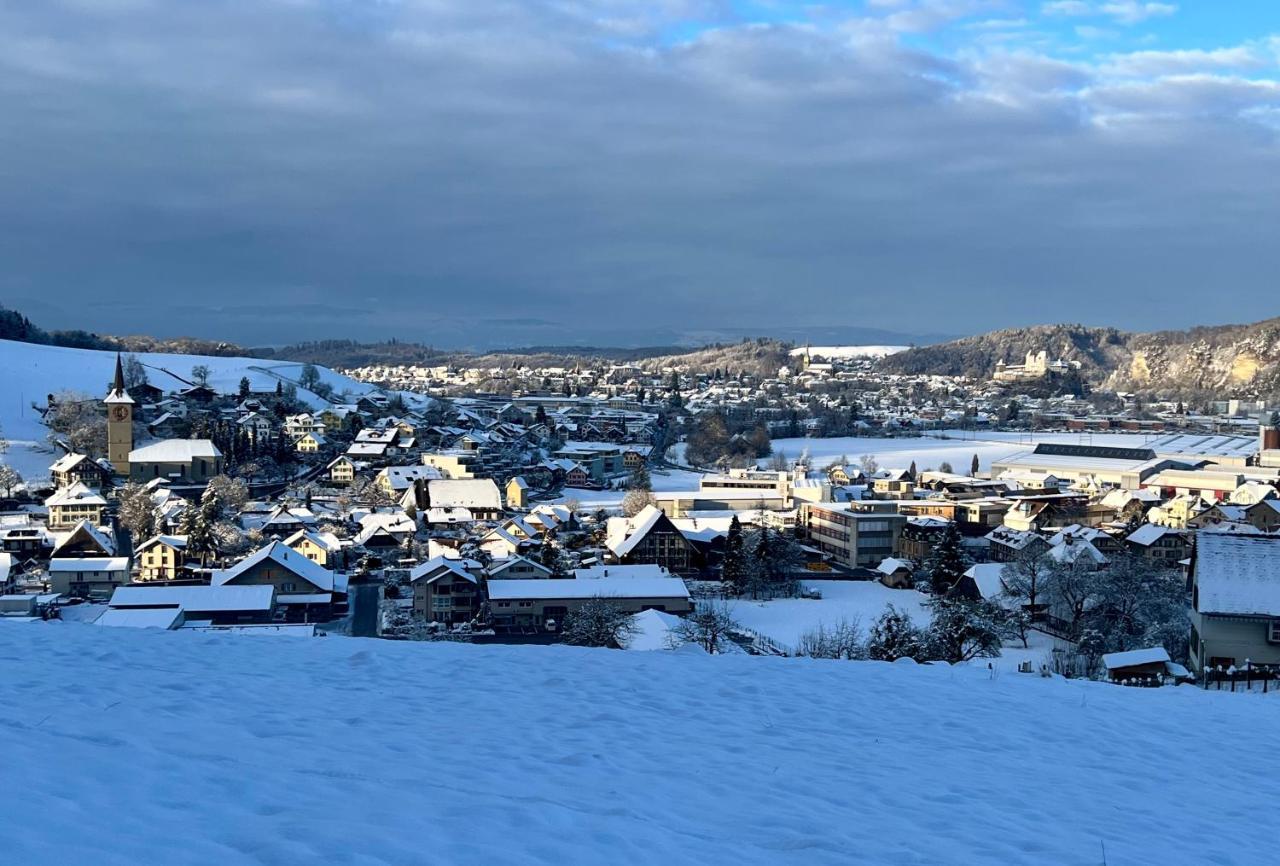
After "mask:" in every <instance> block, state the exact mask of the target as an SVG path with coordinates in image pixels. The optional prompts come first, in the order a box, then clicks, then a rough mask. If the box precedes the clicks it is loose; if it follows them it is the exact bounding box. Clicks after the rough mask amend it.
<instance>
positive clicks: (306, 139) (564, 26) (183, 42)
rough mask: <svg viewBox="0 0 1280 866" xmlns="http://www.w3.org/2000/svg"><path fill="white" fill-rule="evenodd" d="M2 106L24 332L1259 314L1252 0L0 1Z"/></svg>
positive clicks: (1262, 312)
mask: <svg viewBox="0 0 1280 866" xmlns="http://www.w3.org/2000/svg"><path fill="white" fill-rule="evenodd" d="M0 116H3V118H4V122H3V123H0V303H3V304H4V305H7V306H11V307H16V308H19V309H21V310H22V311H23V312H25V313H27V315H28V316H30V317H31V318H32V319H34V320H36V321H37V322H39V323H41V324H43V325H45V326H47V327H81V328H85V329H88V330H94V331H98V332H103V333H130V334H132V333H151V334H157V335H161V336H176V335H192V336H201V337H209V338H216V339H225V340H229V341H234V342H238V343H242V344H246V345H268V344H275V345H279V344H284V343H289V342H294V341H297V340H309V339H321V338H355V339H361V340H366V339H386V338H391V337H395V338H398V339H403V340H416V341H421V342H426V343H432V344H434V345H438V346H466V347H478V346H495V345H534V344H555V343H578V344H583V343H594V344H617V345H652V344H660V343H667V342H674V341H684V342H694V341H699V340H706V339H716V338H725V337H732V336H741V335H744V334H771V333H773V334H779V335H781V336H788V337H791V338H804V337H805V336H807V335H813V336H814V337H815V340H814V341H815V342H819V341H822V342H828V341H830V340H839V339H848V340H851V341H858V340H859V339H860V338H866V339H870V338H876V337H878V338H882V339H889V338H892V337H895V336H900V337H902V338H903V339H907V338H910V339H931V338H934V337H936V336H938V335H958V334H966V333H976V332H981V331H985V330H989V329H992V328H997V327H1011V326H1018V325H1026V324H1035V323H1042V322H1059V321H1081V322H1086V323H1089V324H1106V325H1114V326H1117V327H1121V328H1126V329H1133V330H1150V329H1156V328H1166V327H1186V326H1191V325H1196V324H1208V323H1219V322H1228V321H1252V320H1256V319H1261V318H1266V317H1269V316H1273V315H1280V300H1277V298H1280V295H1278V294H1277V292H1276V291H1275V289H1276V277H1277V274H1280V244H1277V243H1276V237H1277V226H1278V225H1280V4H1278V3H1276V2H1274V0H1229V2H1223V0H1180V2H1139V0H1050V2H1024V0H848V2H830V3H825V4H820V3H819V4H815V3H796V2H786V0H644V2H641V0H579V2H569V0H545V2H540V0H485V2H478V0H189V2H170V0H41V2H38V3H32V2H22V0H0ZM819 338H820V339H819ZM872 341H874V342H880V341H882V340H881V339H872Z"/></svg>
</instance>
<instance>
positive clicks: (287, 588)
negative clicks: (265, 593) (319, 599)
mask: <svg viewBox="0 0 1280 866" xmlns="http://www.w3.org/2000/svg"><path fill="white" fill-rule="evenodd" d="M297 588H298V585H297V584H296V583H282V584H280V591H281V592H294V591H296V590H297Z"/></svg>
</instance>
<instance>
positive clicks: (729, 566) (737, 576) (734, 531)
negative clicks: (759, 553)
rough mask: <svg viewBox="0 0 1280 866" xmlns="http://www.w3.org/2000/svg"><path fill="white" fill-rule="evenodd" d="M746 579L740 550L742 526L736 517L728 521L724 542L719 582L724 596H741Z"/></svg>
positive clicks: (741, 550)
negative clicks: (722, 583) (720, 581)
mask: <svg viewBox="0 0 1280 866" xmlns="http://www.w3.org/2000/svg"><path fill="white" fill-rule="evenodd" d="M746 578H747V563H746V561H745V559H744V553H743V548H742V524H741V523H740V522H738V515H736V514H735V515H733V517H732V518H731V519H730V520H729V534H728V536H726V538H725V542H724V564H723V568H722V569H721V580H722V581H723V582H724V591H725V594H726V595H741V594H742V592H743V590H744V588H745V587H744V584H745V583H746Z"/></svg>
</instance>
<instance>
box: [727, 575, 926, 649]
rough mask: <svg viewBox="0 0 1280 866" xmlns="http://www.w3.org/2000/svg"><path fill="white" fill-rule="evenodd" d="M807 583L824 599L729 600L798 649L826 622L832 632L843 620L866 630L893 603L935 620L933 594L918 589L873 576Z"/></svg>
mask: <svg viewBox="0 0 1280 866" xmlns="http://www.w3.org/2000/svg"><path fill="white" fill-rule="evenodd" d="M804 585H805V586H806V587H811V588H813V589H816V590H818V591H819V592H821V593H822V598H820V599H812V598H775V599H770V600H768V601H752V600H751V599H749V598H741V599H736V600H734V601H731V602H729V606H730V608H731V612H732V614H733V618H734V619H735V620H737V621H738V623H739V624H740V625H744V626H746V627H747V628H749V629H752V630H753V631H757V632H759V633H760V634H762V635H764V636H765V637H767V638H769V639H771V640H773V641H774V642H775V643H777V644H778V645H780V646H782V647H784V648H786V649H788V650H795V649H796V647H797V646H798V645H799V643H800V638H802V637H804V635H805V634H808V633H810V632H814V631H817V630H818V627H819V626H822V627H824V628H826V629H828V630H830V629H832V628H834V627H835V626H838V625H839V624H840V623H841V622H847V623H849V624H854V623H856V624H857V625H858V626H859V628H861V629H862V631H863V633H864V634H865V633H866V630H867V629H868V628H870V627H871V624H872V623H873V622H875V621H876V620H877V619H879V618H880V615H881V614H883V613H884V611H885V607H886V606H888V605H893V606H894V607H896V608H897V609H898V610H900V611H902V612H903V613H905V614H907V615H908V616H909V617H911V620H912V622H914V623H915V624H916V625H918V626H921V627H923V626H926V625H928V624H929V620H930V614H929V609H928V607H927V602H928V596H926V595H925V594H924V593H921V592H916V591H915V590H914V589H890V588H889V587H887V586H885V585H884V584H883V583H880V582H879V581H872V580H806V581H804Z"/></svg>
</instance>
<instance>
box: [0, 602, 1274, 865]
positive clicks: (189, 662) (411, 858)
mask: <svg viewBox="0 0 1280 866" xmlns="http://www.w3.org/2000/svg"><path fill="white" fill-rule="evenodd" d="M1278 726H1280V700H1276V699H1272V698H1271V697H1270V696H1268V697H1267V698H1263V697H1262V696H1260V695H1254V696H1244V695H1231V694H1228V693H1203V692H1200V691H1197V690H1195V689H1191V688H1180V689H1164V690H1136V689H1134V690H1129V689H1122V688H1119V687H1114V686H1105V685H1100V684H1084V683H1068V682H1064V681H1061V680H1044V679H1040V678H1039V677H1034V676H1016V675H1009V674H1004V675H1002V676H1000V677H999V678H996V679H988V674H987V672H986V671H985V670H982V669H977V668H968V669H965V668H957V669H951V668H947V667H937V666H929V667H916V666H912V665H888V664H882V663H872V662H868V663H854V662H821V661H813V660H806V659H767V658H751V657H745V656H724V657H707V656H699V655H695V654H686V653H664V652H654V653H623V652H616V651H609V650H587V649H574V648H567V647H518V648H516V647H471V646H462V645H454V644H397V643H390V642H380V641H374V640H359V639H344V638H337V637H330V638H325V639H315V640H306V639H293V640H286V639H271V638H266V637H263V638H247V637H230V636H219V635H208V634H179V633H165V632H135V631H132V630H125V629H117V630H108V629H99V628H97V627H95V626H88V625H81V624H71V623H52V624H43V623H30V624H28V623H16V622H12V621H10V622H3V621H0V729H2V730H3V732H4V740H5V746H4V749H3V757H2V758H0V774H2V775H3V778H4V790H5V794H6V811H7V813H8V815H9V817H10V820H7V821H5V822H4V824H3V825H2V826H3V829H0V836H3V837H4V838H0V851H3V852H4V854H3V856H0V860H4V861H5V862H12V863H24V864H44V863H94V864H143V863H146V864H156V863H164V864H184V863H191V864H195V863H201V864H207V863H220V864H249V863H253V864H262V863H270V864H285V863H289V864H293V863H335V864H336V863H352V864H426V863H433V864H438V863H468V864H470V863H485V864H505V863H510V864H516V863H548V864H557V866H561V864H568V863H572V864H577V863H583V864H587V863H590V864H599V863H615V864H629V863H760V864H766V863H767V864H777V863H804V864H809V863H832V864H835V863H840V864H845V863H873V864H881V863H900V864H907V863H909V864H935V863H936V864H1000V866H1007V864H1022V863H1053V864H1081V866H1096V864H1098V863H1100V862H1102V845H1103V844H1105V846H1106V854H1107V862H1108V863H1111V864H1124V866H1134V864H1162V866H1164V864H1169V863H1216V864H1250V866H1253V864H1258V863H1264V862H1271V861H1272V860H1273V856H1274V840H1273V839H1272V838H1271V835H1272V834H1270V833H1268V832H1266V828H1265V826H1261V825H1259V824H1258V821H1259V820H1260V819H1262V820H1263V823H1264V824H1265V816H1267V815H1268V814H1270V813H1271V811H1273V810H1274V807H1275V806H1276V805H1277V804H1278V803H1280V757H1277V755H1276V751H1275V750H1274V749H1270V748H1266V747H1265V746H1264V747H1259V748H1254V747H1250V746H1249V745H1248V743H1251V742H1256V741H1257V739H1258V737H1259V736H1261V737H1263V738H1264V739H1265V736H1266V732H1268V731H1273V730H1276V729H1277V728H1278Z"/></svg>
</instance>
